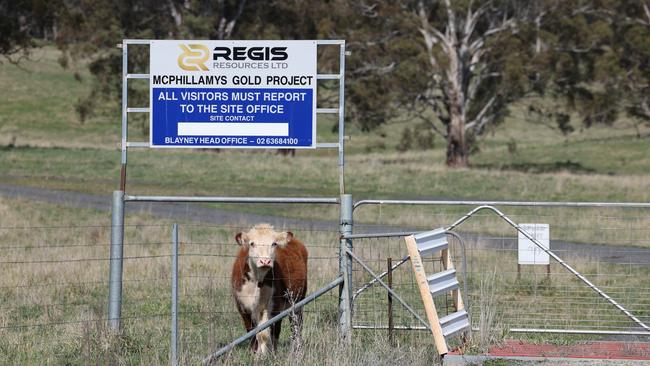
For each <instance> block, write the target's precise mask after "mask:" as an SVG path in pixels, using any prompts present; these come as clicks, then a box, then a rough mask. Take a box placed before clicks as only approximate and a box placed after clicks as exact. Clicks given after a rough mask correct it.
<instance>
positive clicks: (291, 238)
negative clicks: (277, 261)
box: [287, 231, 293, 243]
mask: <svg viewBox="0 0 650 366" xmlns="http://www.w3.org/2000/svg"><path fill="white" fill-rule="evenodd" d="M292 240H293V233H292V232H291V231H287V243H288V242H290V241H292Z"/></svg>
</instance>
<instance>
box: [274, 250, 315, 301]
mask: <svg viewBox="0 0 650 366" xmlns="http://www.w3.org/2000/svg"><path fill="white" fill-rule="evenodd" d="M308 255H309V254H308V253H307V248H305V246H304V245H303V244H302V243H301V242H300V241H299V240H298V239H295V238H293V239H292V240H291V241H290V242H288V243H287V245H286V247H284V248H282V247H279V248H277V249H276V257H275V265H274V268H273V272H274V273H273V275H274V280H275V281H274V282H275V287H276V288H275V289H274V292H275V294H274V297H277V296H283V295H285V294H286V290H288V291H289V294H290V296H291V297H292V299H293V301H299V300H302V299H303V298H304V297H305V294H306V293H307V259H308Z"/></svg>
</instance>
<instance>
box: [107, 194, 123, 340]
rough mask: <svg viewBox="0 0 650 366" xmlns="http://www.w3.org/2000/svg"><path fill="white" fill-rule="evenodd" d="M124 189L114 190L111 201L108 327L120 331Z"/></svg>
mask: <svg viewBox="0 0 650 366" xmlns="http://www.w3.org/2000/svg"><path fill="white" fill-rule="evenodd" d="M123 244H124V191H113V201H112V203H111V256H110V258H111V259H110V275H109V276H110V277H109V282H108V286H109V287H108V327H109V328H110V329H111V330H112V331H114V332H119V331H120V317H121V314H122V257H123V251H124V250H123V249H124V246H123Z"/></svg>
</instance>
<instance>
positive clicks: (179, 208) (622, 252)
mask: <svg viewBox="0 0 650 366" xmlns="http://www.w3.org/2000/svg"><path fill="white" fill-rule="evenodd" d="M0 196H5V197H10V198H23V199H28V200H34V201H40V202H47V203H53V204H59V205H64V206H69V207H78V208H87V209H95V210H100V211H106V212H109V211H110V202H111V198H110V196H109V195H106V196H97V195H92V194H86V193H78V192H69V191H59V190H52V189H44V188H35V187H25V186H13V185H8V184H0ZM126 212H127V214H133V213H137V212H144V213H148V214H151V215H155V216H158V217H161V218H166V219H173V220H178V221H196V222H207V223H211V224H215V225H248V224H252V223H258V222H268V223H270V224H272V225H274V226H275V227H278V228H294V229H297V228H301V229H304V230H328V231H338V223H337V222H333V221H319V220H302V219H295V218H286V217H280V216H270V215H259V214H251V213H245V212H240V211H236V210H223V209H215V208H209V207H203V206H199V205H197V204H190V203H151V202H138V203H127V204H126ZM108 218H109V216H108V215H107V220H108ZM362 226H363V232H381V231H400V230H409V229H408V228H398V227H391V228H386V227H382V226H374V225H366V224H363V225H362ZM355 233H358V232H356V231H355ZM462 235H463V237H464V238H465V239H466V241H467V242H468V245H472V244H473V243H476V241H477V239H479V240H480V239H487V240H480V242H481V245H483V246H485V247H488V248H494V249H515V248H516V247H517V238H516V237H506V238H498V240H495V239H497V238H489V237H485V236H483V237H481V236H477V235H476V234H471V233H462ZM551 248H552V249H553V251H554V252H555V253H556V254H558V255H559V256H560V257H564V256H565V255H566V254H567V253H572V254H574V255H580V256H581V257H583V258H584V257H587V258H591V259H593V260H597V261H601V262H609V263H618V264H641V265H649V266H650V249H647V248H637V247H624V246H608V245H602V244H576V243H569V242H563V241H559V240H552V241H551Z"/></svg>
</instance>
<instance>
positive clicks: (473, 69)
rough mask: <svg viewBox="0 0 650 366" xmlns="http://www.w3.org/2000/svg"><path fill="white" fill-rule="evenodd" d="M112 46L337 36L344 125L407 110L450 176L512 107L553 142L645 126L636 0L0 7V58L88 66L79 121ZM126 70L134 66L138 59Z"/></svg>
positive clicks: (643, 23)
mask: <svg viewBox="0 0 650 366" xmlns="http://www.w3.org/2000/svg"><path fill="white" fill-rule="evenodd" d="M124 38H150V39H174V38H176V39H185V38H187V39H192V38H195V39H345V40H346V41H347V48H348V51H350V52H351V55H350V56H349V57H348V60H347V61H346V63H347V73H348V75H347V76H346V80H347V85H346V93H347V103H348V106H349V107H348V108H347V113H348V118H350V119H351V120H352V121H353V122H355V123H357V124H358V125H359V126H360V127H361V129H362V130H365V131H369V130H372V129H374V128H376V127H378V126H380V125H382V124H384V123H386V122H387V121H389V120H391V119H394V118H396V117H399V116H404V114H405V113H406V115H407V118H410V119H418V120H419V121H420V123H418V124H417V126H418V127H417V129H419V130H423V131H414V133H418V134H419V133H426V134H436V135H439V136H441V137H442V138H444V140H445V141H446V143H447V155H446V162H447V164H448V165H449V166H454V167H456V166H458V167H462V166H467V165H468V164H469V155H470V151H471V149H472V145H473V144H474V143H475V141H476V140H477V139H478V138H479V137H480V136H481V135H483V134H484V133H485V132H486V131H489V130H491V129H493V128H494V127H495V126H497V125H498V124H499V123H501V122H502V121H503V120H504V118H505V117H506V116H507V114H508V109H509V107H510V106H511V105H512V104H513V103H514V102H523V103H528V113H530V115H531V116H535V117H536V118H539V120H540V121H541V122H543V123H548V121H552V122H553V124H554V125H555V126H556V127H557V128H558V129H559V130H560V131H562V132H563V133H568V132H571V130H572V126H571V124H570V123H569V115H570V114H571V113H577V114H578V115H579V116H580V117H581V119H582V122H583V124H584V125H585V126H587V127H588V126H591V125H594V124H611V123H613V122H614V121H615V120H616V119H617V118H618V117H619V116H620V115H622V114H625V115H626V116H628V117H629V118H631V119H632V120H633V121H635V126H637V128H638V126H639V125H640V124H642V123H649V122H650V104H649V103H650V101H649V100H648V99H649V98H650V5H649V2H648V0H620V1H619V0H590V1H588V0H487V1H479V0H474V1H472V0H456V1H451V0H438V1H433V0H402V1H396V0H366V1H344V0H284V1H281V0H274V1H262V0H212V1H207V0H157V1H153V0H132V1H127V0H114V1H104V0H51V1H47V0H16V1H8V0H4V1H0V53H1V54H2V55H4V58H5V60H7V61H9V62H18V61H19V59H20V58H21V57H22V56H25V55H26V54H28V52H29V49H30V48H32V47H34V46H35V45H36V44H37V42H38V41H39V40H45V41H48V42H53V43H54V44H56V45H57V46H58V47H59V48H60V49H61V50H62V51H63V56H62V58H61V63H62V64H63V65H66V64H67V63H68V62H70V61H76V60H84V61H86V62H88V63H89V69H90V72H91V73H92V74H93V75H94V76H95V77H96V80H97V83H96V87H95V88H93V89H92V91H91V92H90V94H89V95H88V97H87V98H86V99H84V100H81V101H80V102H79V103H80V105H83V106H86V109H85V110H83V109H82V111H83V113H85V114H88V113H92V108H90V109H88V106H93V105H95V104H96V101H97V100H102V99H107V100H116V99H117V98H118V97H119V93H120V92H121V79H120V75H121V52H120V51H119V50H118V49H117V48H116V47H115V46H116V44H117V43H119V42H120V41H121V40H122V39H124ZM337 57H338V55H337V53H336V52H331V54H330V53H327V52H325V53H324V54H323V55H321V62H322V63H323V64H324V65H325V67H327V66H328V65H329V66H331V68H334V67H335V65H336V64H337ZM129 60H130V61H131V62H132V65H130V68H131V70H134V71H136V72H137V71H138V70H141V71H144V70H146V67H147V63H148V55H147V54H144V53H143V54H137V53H136V54H133V55H130V58H129ZM322 87H323V88H325V89H327V88H328V86H327V85H323V86H322ZM331 88H335V86H331ZM334 94H335V93H332V95H334ZM324 95H325V96H327V93H325V94H324ZM141 98H142V99H143V101H144V100H146V96H144V95H142V96H141ZM541 98H543V100H545V101H550V102H549V103H539V100H541ZM77 110H78V111H80V109H79V108H78V109H77ZM403 148H405V147H404V146H403Z"/></svg>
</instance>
